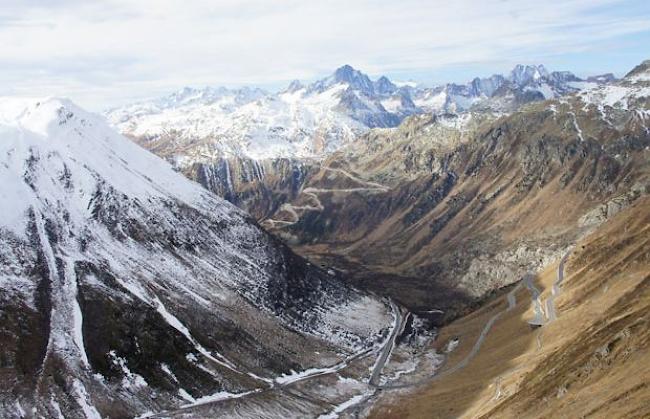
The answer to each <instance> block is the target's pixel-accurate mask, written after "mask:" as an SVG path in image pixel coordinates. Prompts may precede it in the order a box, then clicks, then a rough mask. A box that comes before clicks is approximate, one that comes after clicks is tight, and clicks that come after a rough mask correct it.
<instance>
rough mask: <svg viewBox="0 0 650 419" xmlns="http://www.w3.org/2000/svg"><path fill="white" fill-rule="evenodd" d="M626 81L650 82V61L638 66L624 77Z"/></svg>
mask: <svg viewBox="0 0 650 419" xmlns="http://www.w3.org/2000/svg"><path fill="white" fill-rule="evenodd" d="M624 79H625V80H628V81H632V82H636V81H650V60H645V61H643V62H642V63H641V64H639V65H637V66H636V67H634V68H633V69H632V71H630V72H629V73H627V74H626V75H625V77H624Z"/></svg>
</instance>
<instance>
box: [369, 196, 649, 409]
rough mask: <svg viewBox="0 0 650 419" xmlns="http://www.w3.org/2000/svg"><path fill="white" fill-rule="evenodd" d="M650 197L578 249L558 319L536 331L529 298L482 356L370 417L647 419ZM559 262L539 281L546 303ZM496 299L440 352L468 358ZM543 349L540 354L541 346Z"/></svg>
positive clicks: (462, 322) (445, 336)
mask: <svg viewBox="0 0 650 419" xmlns="http://www.w3.org/2000/svg"><path fill="white" fill-rule="evenodd" d="M649 208H650V198H646V199H643V200H640V201H638V202H636V203H635V204H634V205H633V206H631V207H630V208H628V209H627V210H626V211H624V212H622V213H620V214H619V215H618V216H617V217H615V218H614V219H612V220H611V221H610V222H608V223H607V224H605V225H603V226H601V227H600V228H599V229H598V230H597V231H596V232H595V233H593V234H591V235H590V236H589V237H587V238H585V239H584V240H582V241H581V242H579V243H578V245H577V246H576V248H575V251H574V253H573V254H572V255H571V257H570V258H569V260H568V262H567V266H566V272H565V274H566V278H565V282H564V285H563V288H562V293H561V295H560V297H559V298H558V299H557V300H556V307H557V310H558V320H557V321H556V322H554V323H551V324H549V325H547V326H545V327H543V328H541V329H538V330H536V331H533V330H531V329H530V328H529V327H528V325H527V323H526V320H527V319H530V318H532V309H531V305H530V297H529V294H528V292H527V291H526V289H525V288H523V287H522V288H521V289H520V290H519V291H518V292H517V294H516V295H517V301H518V304H517V307H516V309H514V310H512V311H510V312H507V313H504V315H503V316H501V318H500V319H499V320H498V321H497V322H496V323H495V325H494V328H493V329H492V331H491V333H490V334H489V335H488V337H487V338H486V340H485V342H484V344H483V346H482V348H481V350H480V351H479V353H478V355H477V356H476V358H474V359H473V360H472V361H471V362H470V363H469V365H468V366H467V367H466V368H465V369H463V370H461V371H458V372H457V373H454V374H451V375H449V376H447V377H445V378H442V379H440V380H438V381H435V382H432V383H431V384H429V385H426V386H423V387H421V388H417V389H414V390H411V391H409V392H404V391H402V392H389V393H385V395H384V397H383V398H382V400H381V401H380V403H379V404H378V405H377V406H376V407H375V408H374V410H373V412H372V414H371V416H373V417H387V418H391V417H394V418H397V417H400V418H402V417H414V418H424V417H426V418H438V417H440V418H444V417H582V416H587V417H589V416H594V417H604V416H610V417H648V415H650V404H648V403H647V400H650V387H649V385H648V383H650V353H649V352H650V351H649V346H650V345H649V341H650V314H649V313H650V210H649ZM556 272H557V264H555V265H553V266H549V267H548V268H547V269H546V270H545V271H544V272H543V273H542V274H541V275H539V277H538V278H537V280H536V282H537V284H538V286H540V287H543V288H544V294H543V296H544V298H546V297H547V296H548V295H549V293H550V288H551V285H552V283H553V281H554V280H555V278H556ZM505 306H506V303H505V296H502V297H499V299H498V300H495V301H494V302H493V303H492V304H488V305H486V306H484V307H483V308H481V309H480V310H478V311H476V312H475V313H473V314H471V315H469V316H466V317H464V318H461V319H459V320H457V321H455V322H454V323H452V324H450V325H449V326H447V327H445V328H443V329H442V331H441V335H440V338H439V339H438V345H439V346H441V347H442V346H444V344H445V343H446V342H447V341H448V340H449V339H451V338H452V337H454V336H460V339H461V344H460V345H459V347H458V349H457V350H456V351H455V352H454V353H452V356H451V357H450V359H449V360H448V362H447V364H446V366H451V365H454V364H455V363H456V362H457V361H458V360H459V359H462V357H463V356H464V354H466V353H467V352H469V350H470V348H471V346H472V345H473V343H474V341H475V339H476V336H477V335H478V333H479V332H480V330H481V328H482V326H483V325H484V324H485V322H487V320H488V319H489V318H490V317H491V316H492V315H494V314H495V313H497V312H499V311H501V310H503V309H504V308H505ZM540 344H541V347H540Z"/></svg>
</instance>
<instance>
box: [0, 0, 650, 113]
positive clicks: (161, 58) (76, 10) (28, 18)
mask: <svg viewBox="0 0 650 419" xmlns="http://www.w3.org/2000/svg"><path fill="white" fill-rule="evenodd" d="M631 3H634V4H635V5H638V4H642V3H639V2H626V1H621V0H565V1H550V0H549V1H545V2H539V1H537V0H535V1H533V0H518V1H507V0H485V1H482V0H455V1H453V2H448V1H431V0H429V1H422V0H402V1H399V2H398V1H394V0H393V1H371V0H357V1H352V0H345V1H343V0H328V1H306V0H302V1H297V0H217V1H199V0H155V1H154V0H141V1H137V2H136V1H132V0H104V1H96V2H85V1H81V0H59V1H56V0H49V1H44V0H41V1H37V0H27V1H18V0H4V1H3V8H2V11H1V12H0V42H1V45H2V48H0V65H2V70H1V71H0V85H1V86H3V87H2V91H0V93H10V94H14V93H19V94H30V95H41V94H56V95H65V96H71V97H72V98H73V99H75V100H78V101H80V102H82V104H86V105H90V106H91V107H94V108H101V107H102V106H104V105H105V104H110V103H116V102H122V101H125V100H131V99H133V98H134V97H141V96H148V95H154V94H160V93H162V92H165V91H168V90H171V89H175V88H178V87H180V86H182V85H187V84H190V85H205V84H224V85H239V84H273V83H277V82H280V81H286V80H289V79H293V78H301V79H309V78H313V77H316V76H320V75H322V74H324V73H328V72H330V71H331V70H332V69H333V68H335V67H337V66H339V65H341V64H344V63H350V64H352V65H354V66H356V67H359V68H361V69H363V70H364V71H368V72H370V73H374V74H378V73H382V72H400V73H403V74H408V73H409V72H413V73H420V74H422V73H426V72H430V73H433V72H435V70H436V69H441V68H445V67H448V66H454V65H462V64H467V63H494V64H498V65H497V67H499V68H502V66H503V65H505V64H506V63H507V64H508V65H510V64H511V63H514V62H515V61H529V60H539V59H541V58H543V57H546V56H552V55H557V54H563V53H569V52H572V51H582V50H585V49H590V48H591V49H593V48H594V47H595V46H596V45H598V43H599V42H603V41H606V40H608V39H612V38H615V37H620V36H624V35H628V34H634V33H639V32H645V31H648V30H649V29H650V17H649V16H648V14H647V13H646V14H645V15H643V14H639V13H635V11H636V9H635V8H633V7H629V5H630V4H631Z"/></svg>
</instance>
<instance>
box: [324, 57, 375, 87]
mask: <svg viewBox="0 0 650 419" xmlns="http://www.w3.org/2000/svg"><path fill="white" fill-rule="evenodd" d="M336 84H347V85H348V86H349V87H350V88H351V89H353V90H359V91H362V92H364V93H366V94H373V93H374V85H373V83H372V81H371V80H370V78H369V77H368V76H367V75H365V74H364V73H362V72H361V71H359V70H356V69H354V68H353V67H352V66H351V65H348V64H346V65H344V66H341V67H339V68H337V69H336V71H334V73H333V74H332V75H330V76H329V77H327V78H325V79H322V80H319V81H317V82H315V83H314V84H312V90H316V91H324V90H327V89H329V88H330V87H332V86H334V85H336Z"/></svg>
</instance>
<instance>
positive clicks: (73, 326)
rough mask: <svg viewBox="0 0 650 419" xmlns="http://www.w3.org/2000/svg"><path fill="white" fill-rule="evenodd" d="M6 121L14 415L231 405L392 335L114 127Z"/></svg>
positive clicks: (378, 317) (378, 305) (2, 351)
mask: <svg viewBox="0 0 650 419" xmlns="http://www.w3.org/2000/svg"><path fill="white" fill-rule="evenodd" d="M0 108H1V109H2V115H1V117H0V121H2V122H0V136H1V137H2V141H0V184H1V185H2V187H1V191H2V196H3V199H2V200H1V202H0V209H1V210H2V214H3V218H2V220H0V250H1V251H0V261H1V262H2V263H0V319H1V320H2V321H1V322H0V343H1V344H0V371H1V374H0V384H1V386H0V387H1V388H2V390H0V410H1V411H2V412H3V415H4V412H6V415H4V416H6V417H21V416H23V413H21V412H29V415H33V416H34V417H41V416H43V417H59V416H63V417H81V416H86V417H99V416H102V417H133V416H136V415H140V414H143V413H145V412H147V411H154V412H155V411H159V410H162V409H170V408H174V407H177V406H179V405H181V404H185V403H188V401H192V400H196V399H200V398H201V397H204V396H212V395H214V394H215V393H216V394H220V397H230V396H233V397H234V395H236V394H240V393H242V392H248V391H258V390H260V389H262V388H266V387H268V386H269V385H270V383H271V382H272V381H273V379H274V378H275V377H277V376H280V375H282V374H287V373H290V371H291V370H294V371H301V370H304V369H307V368H311V367H318V366H323V365H329V364H331V363H333V362H336V361H337V360H339V359H340V358H339V357H340V356H345V355H349V354H351V353H354V352H356V351H359V350H362V349H363V348H370V347H372V345H373V344H374V343H375V341H376V340H377V339H378V338H379V336H380V332H381V331H382V329H384V328H385V327H386V325H389V324H390V322H391V320H390V309H389V307H388V306H387V304H386V303H385V302H383V301H380V300H378V299H377V298H375V297H372V296H369V295H367V294H365V293H362V292H360V291H357V290H355V289H353V288H351V287H350V286H348V285H347V284H346V283H345V282H343V281H342V280H341V278H339V277H337V276H332V275H328V274H326V273H325V272H323V271H321V270H320V269H318V268H316V267H315V266H313V265H311V264H309V263H307V262H306V261H304V260H303V259H302V258H300V257H298V256H296V255H295V254H294V253H292V252H291V251H290V250H289V248H288V247H286V246H285V245H284V244H282V243H281V242H279V241H278V240H277V239H275V238H274V237H272V236H270V235H269V234H268V233H266V232H265V231H263V230H262V229H260V228H259V227H258V226H257V225H256V224H255V222H254V220H253V219H251V218H250V216H248V215H246V214H245V213H244V212H242V211H241V210H239V209H238V208H236V207H235V206H233V205H231V204H229V203H228V202H226V201H224V200H223V199H221V198H218V197H216V196H215V195H213V194H212V193H210V192H208V191H207V190H206V189H204V188H202V187H201V186H199V185H198V184H196V183H194V182H191V181H189V180H187V179H186V178H185V177H184V176H182V175H181V174H179V173H176V172H174V171H173V170H172V168H171V167H170V166H169V165H168V164H167V163H165V162H164V161H163V160H161V159H160V158H158V157H155V156H153V155H151V154H150V153H148V152H146V151H145V150H143V149H141V148H140V147H138V146H137V145H135V144H133V143H132V142H130V141H128V140H127V139H125V138H123V137H121V136H120V135H118V134H116V133H115V132H114V131H112V129H110V128H109V127H108V126H107V124H106V123H105V122H104V121H103V119H102V118H100V117H97V116H95V115H92V114H89V113H87V112H85V111H83V110H82V109H80V108H78V107H77V106H75V105H74V104H72V103H70V102H69V101H66V100H59V99H46V100H43V101H40V102H36V101H29V100H28V101H25V100H13V99H3V102H2V106H1V107H0ZM361 309H362V310H363V312H364V313H365V314H366V316H365V317H364V318H363V319H360V318H359V311H360V310H361Z"/></svg>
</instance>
